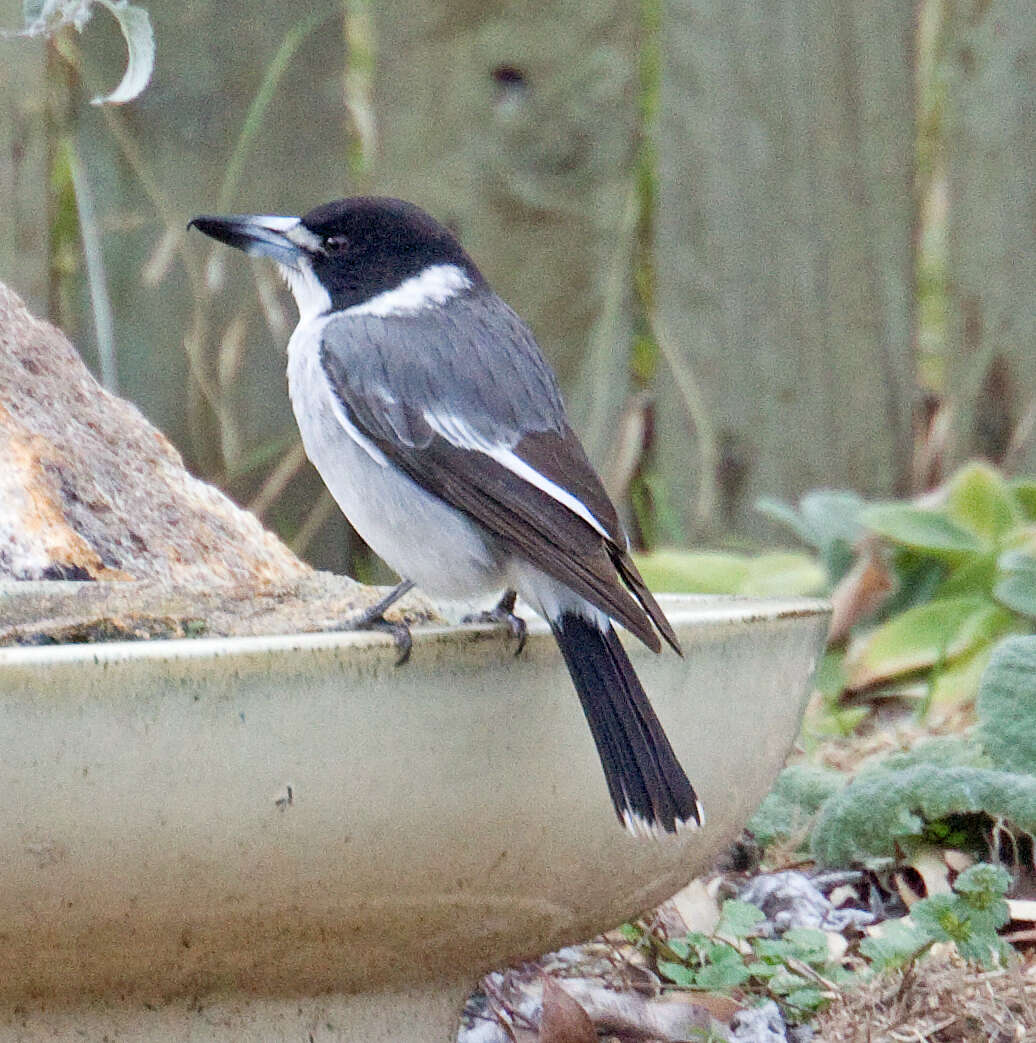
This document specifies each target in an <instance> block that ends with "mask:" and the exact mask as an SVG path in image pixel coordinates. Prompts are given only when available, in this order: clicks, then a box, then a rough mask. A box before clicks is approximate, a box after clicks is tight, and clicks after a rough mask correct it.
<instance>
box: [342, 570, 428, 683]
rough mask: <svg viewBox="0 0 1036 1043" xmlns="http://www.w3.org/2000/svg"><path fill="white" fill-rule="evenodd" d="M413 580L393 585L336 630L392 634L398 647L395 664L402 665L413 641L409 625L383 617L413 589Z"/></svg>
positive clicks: (407, 656)
mask: <svg viewBox="0 0 1036 1043" xmlns="http://www.w3.org/2000/svg"><path fill="white" fill-rule="evenodd" d="M413 586H414V581H413V580H410V579H405V580H403V582H402V583H400V584H398V585H397V586H395V587H393V588H392V589H391V590H390V591H389V592H388V593H387V594H386V595H385V596H384V597H383V598H382V599H381V600H380V601H377V602H375V603H374V604H373V605H371V607H370V608H366V609H364V610H363V611H362V612H360V613H359V614H358V615H356V616H353V617H352V619H346V620H344V621H343V622H342V623H340V624H339V625H338V626H337V627H336V629H337V630H382V631H385V632H386V633H389V634H391V635H392V637H393V639H394V640H395V642H396V648H398V649H399V658H398V659H397V660H396V666H402V665H403V664H404V663H405V662H406V661H407V660H408V659H409V658H410V649H411V648H412V647H413V644H414V641H413V638H412V637H411V636H410V627H408V626H407V625H406V623H393V622H391V621H390V620H388V619H386V618H385V613H386V612H387V611H388V610H389V609H390V608H391V607H392V606H393V605H394V604H395V603H396V602H397V601H398V600H399V599H400V598H401V597H402V596H403V595H404V594H406V593H408V592H409V591H410V590H412V589H413Z"/></svg>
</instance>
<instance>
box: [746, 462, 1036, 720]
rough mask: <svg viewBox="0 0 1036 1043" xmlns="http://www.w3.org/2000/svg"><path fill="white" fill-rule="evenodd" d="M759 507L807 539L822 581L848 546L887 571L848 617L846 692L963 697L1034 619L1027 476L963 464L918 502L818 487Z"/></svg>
mask: <svg viewBox="0 0 1036 1043" xmlns="http://www.w3.org/2000/svg"><path fill="white" fill-rule="evenodd" d="M759 506H760V509H761V510H763V511H764V512H765V513H767V514H768V515H770V516H771V517H773V518H775V519H776V520H778V521H781V522H783V523H784V524H786V525H788V526H789V527H790V528H792V530H793V531H794V532H795V533H796V535H798V536H799V537H800V538H801V539H802V540H803V541H805V542H806V543H808V544H810V545H811V546H813V547H815V548H816V549H817V551H818V552H819V554H820V559H821V561H822V562H823V563H824V566H825V568H826V569H827V572H828V576H829V580H830V582H831V583H832V584H835V583H838V582H839V581H840V580H843V579H844V578H845V577H846V575H847V573H848V572H849V570H850V567H851V564H852V548H853V547H854V546H861V545H866V546H867V548H868V553H870V554H872V555H873V559H874V560H876V561H880V562H881V563H882V567H883V568H885V569H886V570H887V572H888V579H889V585H890V587H891V593H890V595H889V597H888V598H887V599H886V600H885V601H884V602H883V604H881V605H880V607H879V608H878V609H877V610H876V611H873V612H872V613H871V614H869V615H865V616H864V617H863V618H861V619H860V620H858V621H857V623H856V626H855V627H854V629H853V632H852V637H851V640H850V642H849V646H848V648H847V650H846V652H845V656H844V661H843V672H844V684H845V687H846V689H848V690H849V691H856V692H862V691H878V692H882V693H889V692H904V693H907V692H914V693H916V694H920V695H921V696H922V697H923V702H922V705H923V706H928V705H929V704H930V703H931V702H932V701H940V700H944V699H945V700H953V701H959V700H962V699H967V698H970V697H972V696H974V694H975V691H976V689H977V686H978V680H979V677H980V676H981V673H982V670H983V668H984V667H985V665H986V663H987V662H988V660H989V656H990V654H991V653H992V650H993V647H994V646H995V644H996V642H997V641H998V640H999V639H1000V638H1001V637H1003V636H1004V635H1005V634H1010V633H1031V632H1032V631H1033V630H1034V629H1036V492H1034V483H1033V481H1032V480H1031V479H1020V480H1015V481H1008V480H1007V479H1005V478H1003V477H1002V476H1001V475H1000V474H999V473H998V472H997V471H996V470H995V469H994V468H993V467H991V466H989V465H988V464H986V463H981V462H972V463H969V464H967V465H965V466H964V467H963V468H961V470H960V471H958V472H957V473H956V474H955V475H954V476H953V477H952V478H951V479H950V481H949V482H948V483H947V485H946V486H945V488H944V489H943V490H941V492H940V494H939V495H938V496H937V497H935V498H934V499H933V500H932V502H927V503H924V504H916V503H898V502H897V503H880V504H870V505H868V504H865V503H864V502H863V501H862V500H860V499H859V498H858V497H856V496H855V495H854V494H850V493H836V492H827V491H821V492H815V493H811V494H809V495H808V496H805V497H803V499H802V501H801V502H800V504H799V507H798V510H795V509H792V508H790V507H788V506H787V505H784V504H780V503H776V502H774V501H763V502H761V503H760V505H759ZM875 547H876V548H877V550H875Z"/></svg>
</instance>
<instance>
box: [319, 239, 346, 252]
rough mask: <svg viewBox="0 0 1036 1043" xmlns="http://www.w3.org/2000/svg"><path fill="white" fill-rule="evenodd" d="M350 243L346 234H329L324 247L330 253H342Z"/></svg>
mask: <svg viewBox="0 0 1036 1043" xmlns="http://www.w3.org/2000/svg"><path fill="white" fill-rule="evenodd" d="M348 245H349V240H348V239H347V238H346V237H345V236H344V235H329V236H328V237H327V238H326V239H325V240H324V249H325V250H327V252H328V253H341V252H342V251H343V250H344V249H345V248H346V247H347V246H348Z"/></svg>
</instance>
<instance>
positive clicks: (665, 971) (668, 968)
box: [658, 960, 697, 987]
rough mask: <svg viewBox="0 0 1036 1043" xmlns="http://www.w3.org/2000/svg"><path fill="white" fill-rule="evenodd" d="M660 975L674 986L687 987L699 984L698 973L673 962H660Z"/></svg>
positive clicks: (682, 964) (684, 965)
mask: <svg viewBox="0 0 1036 1043" xmlns="http://www.w3.org/2000/svg"><path fill="white" fill-rule="evenodd" d="M658 973H659V974H661V975H662V977H663V978H667V979H668V980H669V981H671V982H672V983H673V984H674V985H683V986H684V987H687V986H692V985H695V984H697V981H696V977H697V974H696V972H695V971H693V970H692V969H691V968H690V967H688V966H687V965H686V964H684V963H675V962H674V961H672V960H659V961H658Z"/></svg>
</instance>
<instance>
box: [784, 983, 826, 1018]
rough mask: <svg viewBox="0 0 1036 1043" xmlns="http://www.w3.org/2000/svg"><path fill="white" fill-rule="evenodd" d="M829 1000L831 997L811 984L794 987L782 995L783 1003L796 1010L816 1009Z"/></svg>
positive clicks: (823, 1005) (811, 1010) (809, 1010)
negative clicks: (801, 987) (802, 987)
mask: <svg viewBox="0 0 1036 1043" xmlns="http://www.w3.org/2000/svg"><path fill="white" fill-rule="evenodd" d="M830 1002H831V997H830V996H828V995H827V994H826V993H824V992H823V991H821V990H820V989H818V988H816V987H815V986H811V987H809V988H805V989H794V990H793V991H792V992H789V993H788V994H787V995H786V996H785V997H784V1003H785V1005H786V1006H788V1007H793V1008H794V1009H795V1010H797V1011H803V1012H813V1011H818V1010H820V1009H821V1008H823V1007H825V1006H826V1005H827V1004H828V1003H830Z"/></svg>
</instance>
